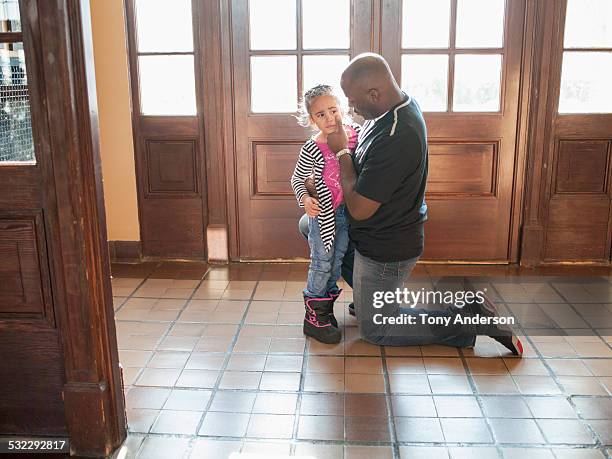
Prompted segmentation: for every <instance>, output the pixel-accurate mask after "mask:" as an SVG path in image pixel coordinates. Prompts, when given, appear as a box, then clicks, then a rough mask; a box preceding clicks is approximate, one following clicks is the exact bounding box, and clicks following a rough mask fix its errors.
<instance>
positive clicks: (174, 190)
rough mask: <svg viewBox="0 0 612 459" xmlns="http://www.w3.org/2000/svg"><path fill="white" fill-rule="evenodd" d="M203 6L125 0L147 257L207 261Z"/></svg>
mask: <svg viewBox="0 0 612 459" xmlns="http://www.w3.org/2000/svg"><path fill="white" fill-rule="evenodd" d="M203 3H204V2H199V1H196V0H194V1H192V0H174V1H172V2H151V1H147V0H126V2H125V4H126V13H127V14H126V24H127V32H128V34H127V35H128V45H129V46H128V48H129V58H130V78H131V89H132V127H133V131H134V152H135V155H136V179H137V180H136V181H137V184H138V210H139V221H140V235H141V242H142V253H143V255H144V256H145V257H164V258H187V259H200V260H201V259H205V258H206V231H205V229H206V226H207V206H206V172H205V163H206V161H205V159H204V125H203V116H202V113H203V107H204V101H203V92H204V84H203V83H202V82H203V80H204V74H205V73H204V72H203V71H202V66H201V62H202V61H201V59H199V56H200V44H199V30H200V27H199V11H200V9H201V8H204V4H203Z"/></svg>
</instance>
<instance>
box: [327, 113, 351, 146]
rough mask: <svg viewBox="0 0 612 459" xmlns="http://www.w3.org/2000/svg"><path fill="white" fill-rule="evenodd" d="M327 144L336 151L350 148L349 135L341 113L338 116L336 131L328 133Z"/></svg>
mask: <svg viewBox="0 0 612 459" xmlns="http://www.w3.org/2000/svg"><path fill="white" fill-rule="evenodd" d="M327 145H328V146H329V148H330V149H331V151H333V152H334V153H338V152H339V151H340V150H343V149H345V148H348V135H346V131H345V130H344V126H343V125H342V118H341V117H340V116H339V115H338V116H337V117H336V131H335V132H332V133H331V134H327Z"/></svg>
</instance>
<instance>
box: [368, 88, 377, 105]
mask: <svg viewBox="0 0 612 459" xmlns="http://www.w3.org/2000/svg"><path fill="white" fill-rule="evenodd" d="M368 95H369V96H370V100H371V101H372V102H378V101H379V99H380V93H379V92H378V89H376V88H372V89H370V90H369V91H368Z"/></svg>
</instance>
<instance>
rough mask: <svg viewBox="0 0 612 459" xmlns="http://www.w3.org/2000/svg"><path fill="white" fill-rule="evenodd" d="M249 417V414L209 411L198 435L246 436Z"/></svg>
mask: <svg viewBox="0 0 612 459" xmlns="http://www.w3.org/2000/svg"><path fill="white" fill-rule="evenodd" d="M249 418H250V415H249V414H242V413H221V412H208V413H206V415H205V417H204V421H203V422H202V427H201V428H200V431H199V432H198V435H211V436H217V437H244V435H245V434H246V430H247V426H248V424H249Z"/></svg>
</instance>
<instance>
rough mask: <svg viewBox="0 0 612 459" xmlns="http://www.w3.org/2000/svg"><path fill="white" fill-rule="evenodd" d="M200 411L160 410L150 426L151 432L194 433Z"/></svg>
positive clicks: (199, 417) (200, 416)
mask: <svg viewBox="0 0 612 459" xmlns="http://www.w3.org/2000/svg"><path fill="white" fill-rule="evenodd" d="M202 414H203V413H202V412H201V411H173V410H162V412H161V413H160V414H159V417H158V418H157V420H156V421H155V424H153V427H152V428H151V432H152V433H163V434H182V435H195V434H196V430H197V428H198V424H199V422H200V419H201V418H202Z"/></svg>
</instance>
